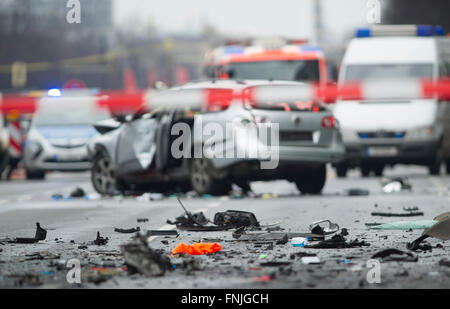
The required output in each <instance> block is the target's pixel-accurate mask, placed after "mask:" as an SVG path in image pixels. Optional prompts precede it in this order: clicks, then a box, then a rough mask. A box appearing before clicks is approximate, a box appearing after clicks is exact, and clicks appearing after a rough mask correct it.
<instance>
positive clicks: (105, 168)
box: [93, 157, 116, 194]
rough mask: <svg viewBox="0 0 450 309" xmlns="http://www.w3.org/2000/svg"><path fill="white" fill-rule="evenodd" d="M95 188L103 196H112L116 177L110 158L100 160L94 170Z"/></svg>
mask: <svg viewBox="0 0 450 309" xmlns="http://www.w3.org/2000/svg"><path fill="white" fill-rule="evenodd" d="M93 181H94V186H95V187H96V188H97V190H98V191H99V192H100V193H102V194H111V193H112V192H113V191H114V188H115V183H116V180H115V175H114V170H113V167H112V164H111V162H110V160H109V159H108V158H105V157H103V158H101V159H99V160H98V161H97V162H96V164H95V166H94V169H93Z"/></svg>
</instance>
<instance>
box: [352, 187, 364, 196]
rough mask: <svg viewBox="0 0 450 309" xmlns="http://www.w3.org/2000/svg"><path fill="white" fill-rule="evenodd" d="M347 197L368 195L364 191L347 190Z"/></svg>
mask: <svg viewBox="0 0 450 309" xmlns="http://www.w3.org/2000/svg"><path fill="white" fill-rule="evenodd" d="M347 195H348V196H367V195H369V190H366V189H357V188H355V189H349V190H347Z"/></svg>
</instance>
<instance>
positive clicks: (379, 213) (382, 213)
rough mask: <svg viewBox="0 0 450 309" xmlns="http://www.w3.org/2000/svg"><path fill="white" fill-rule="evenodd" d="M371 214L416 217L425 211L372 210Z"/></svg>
mask: <svg viewBox="0 0 450 309" xmlns="http://www.w3.org/2000/svg"><path fill="white" fill-rule="evenodd" d="M371 215H372V216H379V217H416V216H423V215H424V213H423V212H419V211H410V212H405V213H390V212H372V214H371Z"/></svg>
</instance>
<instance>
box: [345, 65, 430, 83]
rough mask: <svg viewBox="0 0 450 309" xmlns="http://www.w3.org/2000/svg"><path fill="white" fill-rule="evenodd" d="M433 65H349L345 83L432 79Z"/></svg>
mask: <svg viewBox="0 0 450 309" xmlns="http://www.w3.org/2000/svg"><path fill="white" fill-rule="evenodd" d="M432 77H433V65H432V64H428V63H427V64H417V63H415V64H362V65H348V66H347V69H346V72H345V78H344V80H345V81H363V80H367V79H386V78H387V79H391V78H392V79H396V78H432Z"/></svg>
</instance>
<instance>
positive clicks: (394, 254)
mask: <svg viewBox="0 0 450 309" xmlns="http://www.w3.org/2000/svg"><path fill="white" fill-rule="evenodd" d="M372 259H381V260H382V261H383V262H392V261H395V262H417V261H418V260H419V257H417V256H416V255H414V254H412V253H410V252H405V251H401V250H398V249H385V250H383V251H380V252H378V253H376V254H374V255H373V256H372Z"/></svg>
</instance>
